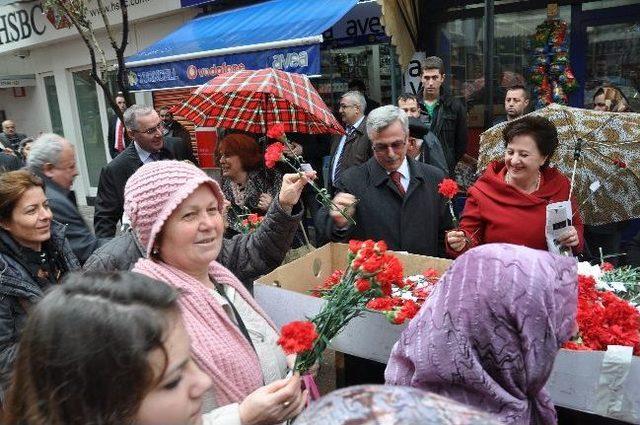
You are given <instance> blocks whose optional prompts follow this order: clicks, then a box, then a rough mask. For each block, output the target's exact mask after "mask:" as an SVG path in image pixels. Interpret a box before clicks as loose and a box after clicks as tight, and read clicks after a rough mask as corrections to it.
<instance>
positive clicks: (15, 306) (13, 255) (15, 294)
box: [0, 221, 80, 384]
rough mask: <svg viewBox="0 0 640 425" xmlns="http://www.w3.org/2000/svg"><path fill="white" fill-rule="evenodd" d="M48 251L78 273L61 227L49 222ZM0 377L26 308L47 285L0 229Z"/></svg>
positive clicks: (13, 353)
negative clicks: (49, 246)
mask: <svg viewBox="0 0 640 425" xmlns="http://www.w3.org/2000/svg"><path fill="white" fill-rule="evenodd" d="M49 243H50V244H51V247H52V248H53V249H52V251H54V252H55V255H56V256H58V258H59V261H60V263H62V264H64V266H65V268H66V269H67V270H68V271H73V270H79V269H80V263H79V262H78V259H77V258H76V257H75V255H73V251H72V250H71V246H70V245H69V242H68V241H67V240H66V239H65V226H63V225H61V224H60V223H57V222H55V221H54V222H53V223H51V239H50V240H49ZM0 270H2V273H0V378H1V380H2V383H3V384H6V383H7V379H8V377H9V375H10V373H11V370H12V367H13V362H14V360H15V357H16V352H17V347H18V339H19V336H20V332H21V331H22V328H23V327H24V324H25V321H26V319H27V310H28V308H29V306H31V305H33V304H35V303H36V302H37V301H39V300H40V299H41V298H42V297H43V294H44V291H45V290H46V289H47V287H48V286H49V285H43V283H42V279H38V278H37V276H34V275H33V274H32V272H31V271H30V270H29V267H28V266H27V265H26V264H25V263H24V256H23V254H22V251H21V247H20V246H19V245H18V244H17V243H16V242H15V241H14V240H13V239H12V238H11V237H10V236H9V234H8V233H7V232H6V231H4V230H0Z"/></svg>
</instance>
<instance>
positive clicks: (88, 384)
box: [2, 272, 211, 425]
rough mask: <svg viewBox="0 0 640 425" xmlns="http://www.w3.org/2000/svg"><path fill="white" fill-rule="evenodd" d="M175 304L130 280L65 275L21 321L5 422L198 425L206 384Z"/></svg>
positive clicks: (171, 297) (162, 287) (151, 284)
mask: <svg viewBox="0 0 640 425" xmlns="http://www.w3.org/2000/svg"><path fill="white" fill-rule="evenodd" d="M177 299H178V295H177V292H176V291H174V290H173V289H171V288H170V287H169V286H168V285H166V284H164V283H162V282H158V281H155V280H153V279H150V278H148V277H146V276H142V275H139V274H136V273H131V272H122V273H111V274H107V273H93V274H87V275H80V274H72V275H69V277H68V278H67V279H65V282H64V285H60V286H58V287H56V288H55V289H53V290H52V291H51V292H49V293H48V294H47V296H45V297H44V299H43V300H42V301H41V302H40V303H39V304H38V305H37V306H35V307H34V309H33V311H32V312H31V314H30V317H29V319H28V320H27V324H26V326H25V329H24V335H23V337H22V340H21V341H20V349H19V355H18V358H17V359H16V368H15V374H14V378H13V382H12V386H11V389H10V391H9V394H8V402H7V403H6V404H5V406H4V408H5V414H4V417H3V418H2V423H3V424H5V425H43V424H47V425H87V424H101V425H133V424H136V425H158V424H163V425H196V424H202V423H203V422H202V421H203V417H202V414H201V412H200V410H201V406H202V395H203V394H204V393H205V392H206V391H207V390H208V389H209V388H210V387H211V380H210V379H209V378H208V377H207V376H206V375H205V374H204V373H203V372H202V371H200V369H199V368H198V366H196V364H195V363H194V362H193V360H192V359H191V356H190V352H189V337H188V335H187V332H186V330H185V327H184V324H183V323H182V319H181V316H180V311H179V308H178V303H177ZM205 423H211V422H206V421H205Z"/></svg>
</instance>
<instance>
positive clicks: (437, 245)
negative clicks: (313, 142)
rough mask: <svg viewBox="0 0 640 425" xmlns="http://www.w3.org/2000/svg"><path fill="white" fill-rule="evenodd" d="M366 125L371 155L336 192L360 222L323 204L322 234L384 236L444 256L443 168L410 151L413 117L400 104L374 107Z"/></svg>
mask: <svg viewBox="0 0 640 425" xmlns="http://www.w3.org/2000/svg"><path fill="white" fill-rule="evenodd" d="M366 131H367V134H368V135H369V138H370V139H371V145H370V146H371V148H372V150H373V158H371V159H369V160H368V161H367V162H365V163H364V164H361V165H359V166H355V167H351V168H349V169H348V170H346V171H345V172H344V174H342V176H341V178H340V180H339V181H338V182H337V185H336V189H337V194H336V195H335V197H334V198H333V202H334V203H335V204H336V205H337V206H338V207H339V208H340V209H343V211H344V212H345V214H346V215H348V216H351V217H353V218H354V220H355V222H356V224H355V225H354V224H350V223H349V222H348V221H347V219H346V218H345V217H344V216H343V215H342V214H340V213H339V212H338V211H328V210H327V209H326V208H321V209H320V212H319V213H318V218H317V220H316V225H317V226H316V227H317V229H318V233H319V235H320V238H321V240H322V241H323V242H324V241H328V240H330V241H334V242H345V241H348V240H349V239H352V238H353V239H360V240H365V239H373V240H384V241H385V242H386V243H387V245H388V246H389V249H392V250H397V251H408V252H410V253H414V254H423V255H432V256H443V255H444V243H443V241H444V231H445V229H447V228H448V227H449V226H450V218H449V215H448V214H447V213H446V212H447V211H446V209H445V206H446V204H445V201H444V198H443V197H442V196H440V195H439V194H438V183H440V181H441V180H442V179H443V178H444V173H443V171H442V170H440V169H439V168H436V167H434V166H432V165H429V164H425V163H422V162H418V161H416V160H414V159H413V158H409V157H407V146H408V137H409V121H408V117H407V114H406V113H405V112H404V111H403V110H402V109H400V108H398V107H397V106H392V105H388V106H381V107H379V108H376V109H374V110H373V111H371V112H370V113H369V115H368V117H367V122H366Z"/></svg>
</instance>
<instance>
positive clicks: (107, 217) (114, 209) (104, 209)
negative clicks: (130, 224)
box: [93, 143, 173, 238]
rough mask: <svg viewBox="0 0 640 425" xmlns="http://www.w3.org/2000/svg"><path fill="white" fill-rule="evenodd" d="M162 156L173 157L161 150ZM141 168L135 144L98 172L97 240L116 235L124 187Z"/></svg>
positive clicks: (95, 223) (95, 222)
mask: <svg viewBox="0 0 640 425" xmlns="http://www.w3.org/2000/svg"><path fill="white" fill-rule="evenodd" d="M163 154H164V156H165V157H166V158H167V159H169V158H172V157H173V156H172V155H171V153H170V152H169V151H168V150H166V149H163ZM140 167H142V161H140V157H139V156H138V151H136V148H135V144H134V143H131V144H130V145H129V146H127V147H126V148H125V150H123V151H122V153H121V154H120V155H118V156H117V157H116V158H115V159H114V160H113V161H111V162H109V163H108V164H107V165H105V166H104V167H103V168H102V171H101V172H100V180H99V181H98V192H97V194H96V205H95V208H96V209H95V215H94V217H93V228H94V229H95V231H96V236H97V237H99V238H112V237H113V236H115V234H116V225H117V224H118V221H120V218H122V213H123V212H124V186H125V184H127V180H129V177H131V176H132V175H133V173H135V172H136V170H137V169H138V168H140Z"/></svg>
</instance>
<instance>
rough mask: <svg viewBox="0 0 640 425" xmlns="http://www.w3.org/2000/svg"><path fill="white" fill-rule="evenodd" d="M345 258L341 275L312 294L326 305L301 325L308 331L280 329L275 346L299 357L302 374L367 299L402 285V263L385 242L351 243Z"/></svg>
mask: <svg viewBox="0 0 640 425" xmlns="http://www.w3.org/2000/svg"><path fill="white" fill-rule="evenodd" d="M347 259H348V266H347V268H346V269H345V271H344V272H342V271H340V270H337V271H335V272H333V273H332V275H331V276H330V277H329V278H328V279H326V280H325V281H324V282H323V283H322V285H320V286H319V287H317V288H315V289H314V290H313V291H312V293H315V295H319V296H322V297H323V298H324V299H326V301H327V302H326V304H325V305H324V307H323V308H322V310H321V311H320V313H318V314H317V315H316V316H315V317H314V318H313V319H311V320H310V321H307V322H302V323H307V324H306V325H304V326H306V328H305V329H307V330H306V331H296V332H292V331H291V329H292V328H291V327H288V328H287V326H289V325H286V326H285V327H283V329H282V333H281V338H280V340H279V341H278V343H279V344H280V345H281V346H282V347H283V349H284V351H285V352H286V353H287V354H294V353H295V354H297V355H298V356H297V357H296V364H295V369H296V370H297V371H299V372H301V373H304V372H305V371H307V370H308V369H309V368H310V367H311V366H313V365H314V364H315V363H316V362H317V361H318V360H319V359H320V357H321V356H322V353H323V352H324V350H325V349H326V348H327V344H328V343H329V342H330V341H331V340H332V339H333V338H334V337H335V336H336V335H337V334H338V333H339V332H340V331H341V330H342V329H343V328H344V327H345V326H346V325H347V324H348V323H349V321H350V320H351V319H353V318H354V317H356V316H358V315H359V314H361V313H362V311H363V310H364V309H365V306H366V305H367V302H369V300H371V299H372V298H375V297H380V296H382V295H386V296H388V295H391V293H392V291H393V287H394V286H402V285H403V269H402V263H401V262H400V260H398V258H397V257H395V256H393V255H392V254H391V253H390V252H388V251H387V245H386V244H385V243H384V241H379V242H374V241H372V240H367V241H364V242H360V241H351V242H349V253H348V257H347ZM405 310H407V311H406V312H405V313H403V314H407V315H409V314H411V311H409V310H410V307H407V309H405ZM416 311H417V309H416ZM414 314H415V313H414ZM301 326H303V325H301V324H298V325H296V326H294V327H293V329H294V330H295V329H300V327H301ZM311 326H313V329H314V331H315V332H316V333H317V337H316V338H315V339H314V341H313V344H311V345H310V344H309V343H308V336H309V335H312V333H311V331H310V329H311ZM285 328H286V329H285ZM285 330H287V333H286V334H285Z"/></svg>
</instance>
